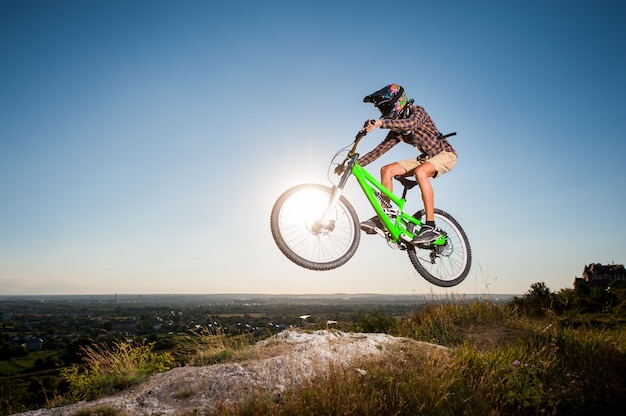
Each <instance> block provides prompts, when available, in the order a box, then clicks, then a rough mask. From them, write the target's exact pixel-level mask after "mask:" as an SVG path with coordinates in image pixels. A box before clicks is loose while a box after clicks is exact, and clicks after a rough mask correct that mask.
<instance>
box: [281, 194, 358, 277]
mask: <svg viewBox="0 0 626 416" xmlns="http://www.w3.org/2000/svg"><path fill="white" fill-rule="evenodd" d="M332 196H333V190H332V189H331V188H329V187H327V186H324V185H317V184H306V185H298V186H295V187H293V188H291V189H288V190H287V191H285V192H284V193H283V194H282V195H281V196H280V197H279V198H278V200H277V201H276V203H275V204H274V208H273V209H272V215H271V218H270V227H271V229H272V236H273V237H274V241H275V242H276V245H277V246H278V248H279V249H280V251H282V252H283V254H284V255H285V256H286V257H287V258H288V259H289V260H291V261H293V262H294V263H296V264H297V265H299V266H302V267H304V268H307V269H311V270H330V269H334V268H337V267H339V266H342V265H343V264H345V263H346V262H347V261H348V260H350V258H352V256H353V255H354V253H355V252H356V249H357V247H358V246H359V241H360V238H361V234H360V229H359V220H358V217H357V215H356V211H355V210H354V208H353V207H352V205H350V203H349V202H348V200H347V199H345V198H344V197H343V196H341V197H340V198H339V200H338V201H337V203H336V204H335V205H334V206H333V207H331V208H330V209H329V210H327V208H328V204H329V202H330V200H331V198H332ZM326 211H328V212H327V214H326V217H323V216H324V213H325V212H326Z"/></svg>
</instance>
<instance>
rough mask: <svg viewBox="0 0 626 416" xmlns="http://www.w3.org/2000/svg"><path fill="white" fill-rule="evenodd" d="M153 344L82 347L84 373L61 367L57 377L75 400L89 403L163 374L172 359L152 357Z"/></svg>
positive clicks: (77, 369)
mask: <svg viewBox="0 0 626 416" xmlns="http://www.w3.org/2000/svg"><path fill="white" fill-rule="evenodd" d="M152 346H153V344H148V345H139V346H134V345H132V344H131V343H129V342H123V341H117V342H115V343H114V344H113V347H109V346H107V345H106V344H98V345H92V346H87V347H83V349H82V353H83V355H84V358H85V361H86V367H85V368H84V370H81V368H80V367H79V366H78V365H73V366H72V367H68V368H65V369H63V370H62V371H61V375H62V376H63V377H64V378H65V380H66V381H67V382H68V383H69V390H70V394H71V395H72V396H73V397H74V398H75V399H77V400H90V399H94V398H96V397H100V396H102V395H105V394H109V393H111V392H113V391H115V390H121V389H124V388H126V387H128V386H131V385H134V384H138V383H140V382H142V381H144V380H145V379H146V378H147V377H148V376H149V375H151V374H154V373H158V372H164V371H167V370H168V369H169V368H170V364H171V362H172V358H171V356H170V355H169V354H168V353H164V354H155V353H153V352H152Z"/></svg>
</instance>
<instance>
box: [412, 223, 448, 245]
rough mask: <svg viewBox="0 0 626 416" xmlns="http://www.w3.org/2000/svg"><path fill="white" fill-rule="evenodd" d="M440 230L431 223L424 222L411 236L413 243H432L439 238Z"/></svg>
mask: <svg viewBox="0 0 626 416" xmlns="http://www.w3.org/2000/svg"><path fill="white" fill-rule="evenodd" d="M440 235H441V232H440V231H439V230H438V229H436V228H435V227H433V226H431V225H427V224H424V225H422V228H420V232H419V233H417V235H416V236H415V237H413V241H412V243H413V244H424V243H432V242H433V241H435V240H436V239H438V238H439V236H440Z"/></svg>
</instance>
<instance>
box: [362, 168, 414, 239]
mask: <svg viewBox="0 0 626 416" xmlns="http://www.w3.org/2000/svg"><path fill="white" fill-rule="evenodd" d="M406 173H407V171H406V169H405V168H404V167H402V165H400V164H399V163H397V162H395V163H391V164H389V165H385V166H383V167H382V168H380V183H381V184H382V185H383V186H384V187H385V188H387V189H389V192H393V177H394V176H396V175H406ZM383 198H384V201H386V202H387V208H389V207H390V206H391V205H390V203H389V198H387V197H386V196H383ZM384 206H385V204H384V203H383V208H384ZM376 228H381V229H382V228H384V225H383V223H382V222H381V221H380V218H378V215H374V216H373V217H372V218H370V219H369V220H367V221H363V222H362V223H361V229H362V230H363V231H365V232H366V233H367V234H376V231H375V230H376Z"/></svg>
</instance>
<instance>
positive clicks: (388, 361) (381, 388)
mask: <svg viewBox="0 0 626 416" xmlns="http://www.w3.org/2000/svg"><path fill="white" fill-rule="evenodd" d="M624 299H626V298H625V297H624V288H621V287H620V286H619V284H616V285H613V286H611V288H610V289H609V290H607V289H606V288H603V289H598V288H584V287H583V288H576V289H574V290H570V289H565V290H562V291H560V292H558V293H552V292H551V291H550V290H549V289H548V288H547V287H546V286H545V285H544V284H543V283H536V284H534V285H532V286H531V289H530V290H529V292H528V293H527V294H525V295H524V296H522V297H517V298H514V299H513V300H512V301H510V302H508V303H506V304H504V303H493V302H489V301H469V302H459V301H456V302H439V303H432V304H429V305H426V306H425V307H421V308H418V309H416V310H414V311H411V312H409V313H406V314H404V315H402V316H391V315H389V314H385V313H382V312H380V311H379V310H370V311H368V312H363V313H360V314H358V315H357V316H356V317H354V319H352V320H350V321H342V322H338V323H333V324H326V325H330V326H329V327H327V326H326V325H321V324H319V323H317V324H312V325H309V326H308V327H307V328H306V329H303V331H309V332H310V331H315V330H316V329H322V328H323V329H330V330H331V331H338V332H339V331H341V332H343V333H384V334H389V335H391V336H394V337H399V338H402V339H408V340H413V341H425V342H428V343H433V344H437V345H441V346H444V347H446V348H445V349H443V350H442V349H437V350H432V349H428V350H425V349H424V348H421V347H419V344H418V343H411V342H405V343H399V344H397V345H395V346H394V347H384V350H385V352H386V354H382V355H380V356H378V357H376V358H372V357H370V356H367V357H366V356H364V357H362V358H361V359H355V360H353V361H351V363H350V365H343V366H339V365H331V366H330V371H326V372H321V371H320V372H316V371H313V372H312V376H311V377H310V378H308V379H307V380H304V381H302V382H301V383H299V384H297V385H290V386H288V387H287V388H285V389H284V390H282V391H281V392H280V394H276V393H275V392H273V393H271V394H268V393H267V392H263V391H260V392H258V394H254V395H252V396H249V397H247V398H245V399H243V400H241V401H238V402H237V403H236V404H235V405H233V404H232V403H229V402H226V401H223V402H219V403H218V405H217V406H215V407H214V408H212V410H210V411H205V412H204V413H198V411H197V410H196V411H189V410H185V411H184V413H180V414H181V415H198V414H211V415H317V414H319V415H327V414H337V415H418V414H424V415H434V414H436V415H448V414H449V415H459V414H467V415H502V414H506V415H536V414H548V415H554V414H566V415H589V414H595V413H597V414H602V415H618V414H620V415H621V414H623V411H624V410H623V409H624V408H625V407H624V406H625V405H626V371H625V370H626V334H625V331H624V324H625V322H626V316H624V310H625V308H624ZM316 325H317V327H316ZM189 340H190V342H191V343H192V344H193V347H192V348H191V351H193V356H192V357H190V359H189V362H188V365H216V364H215V363H227V364H228V363H231V364H232V363H241V365H244V366H245V365H248V364H246V363H250V362H251V360H252V361H255V360H258V359H259V357H257V356H254V355H253V354H252V353H251V351H253V350H254V347H253V345H254V344H256V341H257V340H255V339H254V338H253V337H247V336H246V335H245V334H243V335H237V336H227V335H225V334H220V333H215V332H212V333H200V334H198V335H197V336H196V337H191V338H189ZM380 348H381V350H382V349H383V346H381V347H380ZM94 351H95V352H96V353H97V354H94V357H95V359H94V360H93V361H92V362H87V363H86V364H85V365H86V368H87V369H88V370H89V369H91V370H92V371H93V369H94V368H96V367H98V365H99V364H101V363H102V362H103V361H107V360H108V359H109V358H110V357H109V358H107V355H110V356H113V357H119V356H124V355H126V356H129V355H132V354H130V353H129V351H128V350H124V349H123V348H119V349H117V350H116V349H109V350H103V349H97V350H92V352H94ZM138 353H139V354H140V355H143V356H144V357H147V356H149V354H153V353H152V352H150V351H147V350H142V351H138ZM150 357H152V359H151V360H147V361H146V360H143V361H142V360H139V361H136V362H135V364H132V365H131V367H133V365H134V366H135V367H138V366H147V367H149V366H154V364H155V362H156V363H157V364H163V363H164V360H163V357H162V356H159V357H157V356H155V355H154V354H153V355H151V356H150ZM320 365H327V363H326V364H324V363H322V362H320ZM141 369H142V368H133V373H132V374H138V373H141V371H137V370H141ZM88 373H89V371H87V373H85V372H82V370H80V371H79V370H78V369H76V372H75V373H73V374H74V375H73V376H72V375H71V374H72V373H68V374H70V377H69V378H68V382H69V383H70V385H72V386H73V389H70V391H71V392H72V394H73V395H74V400H75V399H77V398H83V399H93V398H95V397H98V396H100V395H103V394H111V393H112V390H111V388H112V387H115V385H117V386H120V387H127V386H128V385H129V384H132V383H134V382H140V381H142V380H144V379H145V378H138V379H131V383H127V382H120V380H119V379H116V382H115V383H114V382H112V380H111V379H112V378H115V377H119V374H110V375H107V374H102V372H101V373H100V374H99V378H98V379H97V380H95V381H94V383H95V384H89V380H86V379H85V378H84V377H83V378H82V379H81V380H80V381H81V383H82V384H81V383H77V382H76V381H77V380H79V378H80V376H81V375H84V374H88ZM148 375H149V374H145V376H146V377H147V376H148ZM107 377H108V378H107ZM103 380H104V382H103ZM97 382H99V383H101V384H97ZM244 384H245V383H244ZM181 392H184V394H183V393H180V394H179V396H178V397H177V398H176V400H179V401H180V403H181V408H182V407H183V406H182V404H183V403H185V401H186V400H191V398H192V397H198V395H202V394H204V393H203V392H202V391H196V390H194V389H189V388H187V389H181ZM68 400H72V397H71V395H69V396H66V397H64V398H63V399H62V400H56V402H54V401H51V402H50V404H51V405H52V404H56V405H59V404H62V403H67V402H68ZM84 412H87V413H81V411H75V412H74V413H64V414H75V415H77V416H78V415H82V414H84V415H87V414H102V415H120V416H122V415H130V413H124V410H123V409H117V408H115V407H113V406H110V405H107V406H100V407H92V408H88V410H85V411H84ZM37 414H41V413H37ZM51 414H52V413H51Z"/></svg>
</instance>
